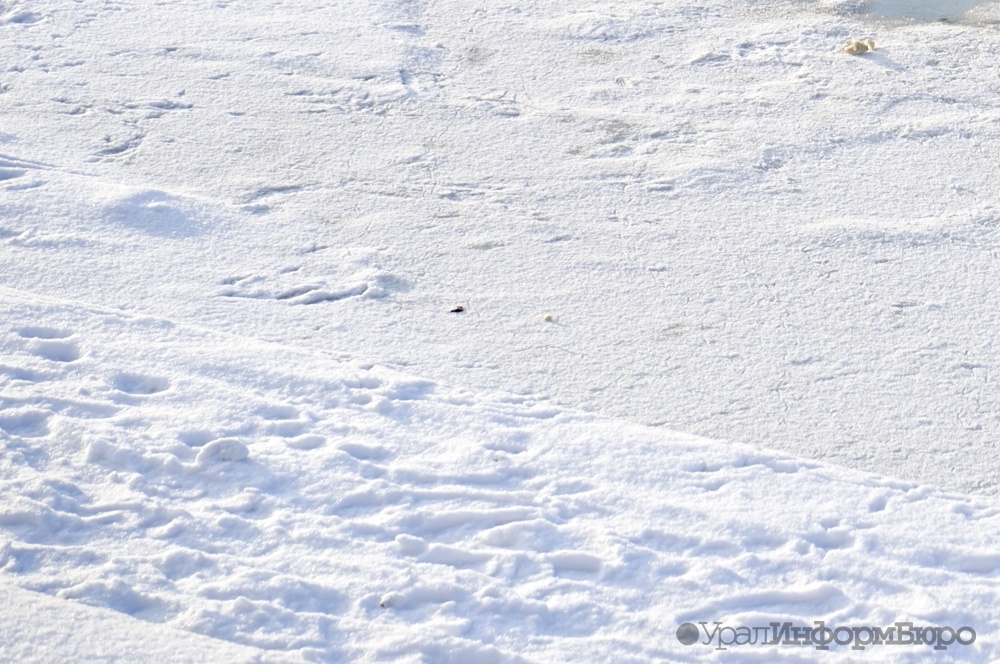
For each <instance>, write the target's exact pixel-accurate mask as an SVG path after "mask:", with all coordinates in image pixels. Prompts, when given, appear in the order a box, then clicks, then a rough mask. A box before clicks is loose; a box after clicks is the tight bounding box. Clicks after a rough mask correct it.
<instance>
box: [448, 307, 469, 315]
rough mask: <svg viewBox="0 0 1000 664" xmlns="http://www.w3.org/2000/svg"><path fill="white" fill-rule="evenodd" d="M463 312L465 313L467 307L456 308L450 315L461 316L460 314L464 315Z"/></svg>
mask: <svg viewBox="0 0 1000 664" xmlns="http://www.w3.org/2000/svg"><path fill="white" fill-rule="evenodd" d="M463 311H465V307H455V308H454V309H452V310H451V311H450V312H449V313H453V314H460V313H462V312H463Z"/></svg>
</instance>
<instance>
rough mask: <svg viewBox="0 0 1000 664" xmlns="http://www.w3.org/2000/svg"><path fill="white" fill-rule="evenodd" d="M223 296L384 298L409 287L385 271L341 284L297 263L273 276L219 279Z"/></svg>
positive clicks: (302, 300) (294, 300)
mask: <svg viewBox="0 0 1000 664" xmlns="http://www.w3.org/2000/svg"><path fill="white" fill-rule="evenodd" d="M220 285H221V286H222V288H221V289H220V290H219V291H218V295H219V296H221V297H233V298H248V299H254V300H273V301H275V302H286V303H288V304H292V305H306V304H320V303H324V302H338V301H340V300H346V299H350V298H356V297H365V298H381V297H386V296H387V295H389V294H390V293H393V292H403V291H406V290H408V289H409V284H407V283H406V282H405V281H403V280H402V279H399V278H398V277H394V276H393V275H389V274H383V273H372V272H371V271H368V272H366V273H363V274H360V275H358V276H357V277H354V278H349V279H346V280H344V281H343V282H341V283H339V284H331V283H329V281H328V280H327V278H324V277H319V278H313V279H308V277H304V276H303V275H302V274H300V270H299V269H298V268H297V267H294V268H286V269H283V270H280V271H279V272H278V273H277V274H275V275H273V276H270V277H268V276H264V275H253V276H247V277H238V276H234V277H229V278H226V279H223V280H222V281H221V282H220Z"/></svg>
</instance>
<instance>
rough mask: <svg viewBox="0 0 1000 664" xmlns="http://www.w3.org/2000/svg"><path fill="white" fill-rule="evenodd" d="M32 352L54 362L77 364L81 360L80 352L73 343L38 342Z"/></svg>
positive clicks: (33, 345)
mask: <svg viewBox="0 0 1000 664" xmlns="http://www.w3.org/2000/svg"><path fill="white" fill-rule="evenodd" d="M31 350H32V352H33V353H34V354H35V355H37V356H39V357H41V358H44V359H46V360H50V361H52V362H75V361H76V360H79V359H80V350H79V349H78V348H77V346H76V344H75V343H73V342H71V341H36V342H35V343H33V344H32V345H31Z"/></svg>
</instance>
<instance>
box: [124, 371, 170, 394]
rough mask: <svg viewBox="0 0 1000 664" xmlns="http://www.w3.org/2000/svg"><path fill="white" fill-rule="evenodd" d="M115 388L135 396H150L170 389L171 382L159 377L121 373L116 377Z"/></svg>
mask: <svg viewBox="0 0 1000 664" xmlns="http://www.w3.org/2000/svg"><path fill="white" fill-rule="evenodd" d="M113 385H114V388H115V389H116V390H118V391H119V392H124V393H125V394H133V395H150V394H157V393H159V392H163V391H165V390H167V389H169V388H170V381H169V380H167V379H166V378H161V377H158V376H147V375H144V374H136V373H121V374H118V376H116V377H115V379H114V382H113Z"/></svg>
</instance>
